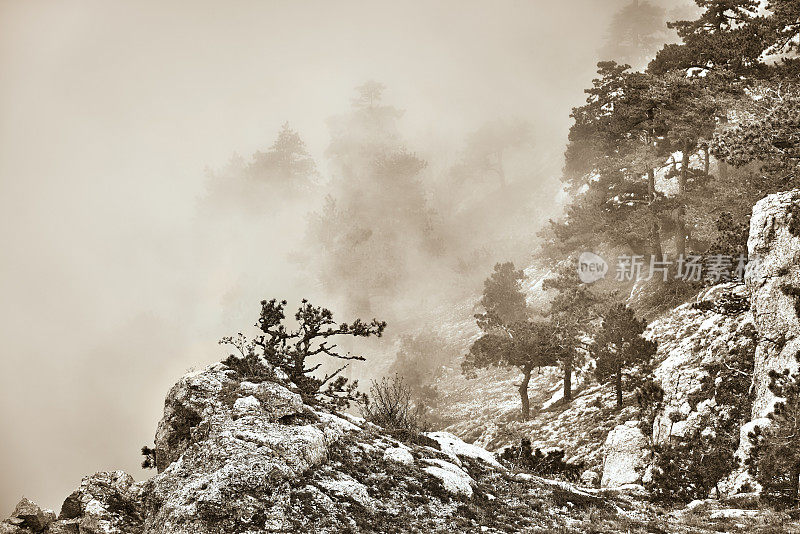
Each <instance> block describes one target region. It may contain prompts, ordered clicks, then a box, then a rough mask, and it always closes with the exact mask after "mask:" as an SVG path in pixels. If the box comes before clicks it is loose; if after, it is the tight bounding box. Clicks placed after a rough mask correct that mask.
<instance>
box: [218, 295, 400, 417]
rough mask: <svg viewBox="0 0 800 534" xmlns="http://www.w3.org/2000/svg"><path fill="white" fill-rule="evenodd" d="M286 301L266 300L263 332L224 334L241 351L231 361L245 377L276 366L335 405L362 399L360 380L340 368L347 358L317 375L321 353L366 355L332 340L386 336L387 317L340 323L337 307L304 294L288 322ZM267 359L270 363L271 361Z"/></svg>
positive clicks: (314, 397) (307, 393)
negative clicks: (335, 315) (313, 301)
mask: <svg viewBox="0 0 800 534" xmlns="http://www.w3.org/2000/svg"><path fill="white" fill-rule="evenodd" d="M285 308H286V301H285V300H283V301H280V302H279V301H278V300H277V299H272V300H269V301H267V300H263V301H261V315H260V316H259V318H258V322H257V323H256V326H257V327H258V329H259V330H261V334H260V335H258V336H256V337H255V338H254V339H252V340H251V341H248V340H247V338H245V336H243V335H242V334H238V335H237V336H236V337H224V338H222V339H221V340H220V344H223V345H232V346H233V347H235V348H236V349H237V350H238V351H239V353H240V356H239V357H237V356H231V357H229V358H228V359H227V360H226V361H225V363H226V364H227V365H228V366H230V367H231V368H232V369H234V370H236V371H237V373H239V374H240V375H241V377H242V379H254V378H255V379H256V380H261V381H263V380H265V379H270V377H269V376H268V375H269V373H270V372H271V371H272V370H271V369H270V366H271V367H272V368H275V369H280V370H281V371H282V372H283V373H285V375H286V378H287V379H288V381H289V382H290V385H292V386H293V387H295V388H296V389H297V390H298V393H300V395H302V396H303V399H304V400H305V401H306V402H309V403H312V404H313V403H319V402H323V403H325V404H328V405H330V406H332V407H335V408H344V407H347V406H349V404H350V402H351V401H353V400H358V399H360V398H361V395H359V394H358V391H357V388H358V382H357V381H353V382H348V380H347V379H346V378H345V377H343V376H340V375H339V374H340V373H341V372H342V371H343V370H344V369H345V368H347V364H345V365H343V366H341V367H339V368H337V369H336V370H334V371H332V372H331V373H328V374H325V376H324V377H322V378H319V377H317V376H315V375H314V373H315V372H316V371H318V370H319V369H320V368H321V367H322V366H323V362H322V361H313V362H312V361H311V360H316V358H317V357H325V356H327V357H330V358H333V359H338V360H351V361H352V360H361V361H363V360H364V359H365V358H364V357H363V356H358V355H353V354H350V353H342V352H341V351H339V350H337V346H336V345H335V344H332V343H331V340H332V339H334V338H336V337H340V336H352V337H370V336H376V337H381V336H382V335H383V331H384V330H385V328H386V323H385V322H384V321H378V320H377V319H373V320H372V321H371V322H369V323H366V322H363V321H362V320H361V319H356V320H355V321H354V322H353V323H340V324H337V323H336V322H335V321H334V320H333V313H332V312H331V311H330V310H328V309H326V308H322V307H319V306H313V305H312V304H311V303H309V302H308V301H307V300H305V299H303V301H302V303H301V305H300V307H299V308H298V310H297V312H296V313H295V315H294V319H295V321H296V322H297V327H296V328H295V329H290V328H287V326H286V325H285V324H284V321H285V320H286V314H285ZM263 362H267V363H268V364H269V366H265V365H264V364H263Z"/></svg>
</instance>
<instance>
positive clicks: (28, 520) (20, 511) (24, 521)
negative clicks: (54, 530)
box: [12, 497, 56, 532]
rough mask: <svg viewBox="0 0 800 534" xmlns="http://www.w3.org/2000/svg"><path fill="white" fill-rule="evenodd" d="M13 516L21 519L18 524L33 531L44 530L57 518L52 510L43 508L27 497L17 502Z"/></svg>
mask: <svg viewBox="0 0 800 534" xmlns="http://www.w3.org/2000/svg"><path fill="white" fill-rule="evenodd" d="M12 517H13V518H16V519H18V520H19V522H17V526H19V527H23V528H27V529H30V530H32V531H33V532H41V531H43V530H44V529H45V528H47V526H48V525H49V524H50V523H52V522H53V521H54V520H55V518H56V516H55V514H54V513H53V512H52V511H50V510H42V509H41V508H39V506H38V505H37V504H36V503H34V502H33V501H31V500H30V499H26V498H25V497H23V498H22V500H20V501H19V503H17V506H16V508H14V513H13V514H12Z"/></svg>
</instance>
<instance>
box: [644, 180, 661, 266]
mask: <svg viewBox="0 0 800 534" xmlns="http://www.w3.org/2000/svg"><path fill="white" fill-rule="evenodd" d="M647 195H648V196H649V197H650V206H651V210H650V213H651V215H652V217H653V224H652V226H651V227H650V249H651V250H650V253H651V254H652V255H653V256H655V257H656V259H657V260H661V258H662V257H663V256H664V252H663V250H662V249H661V234H660V232H659V229H658V220H657V219H656V214H655V212H654V211H653V209H652V205H653V202H654V201H655V199H656V173H655V170H654V169H648V171H647Z"/></svg>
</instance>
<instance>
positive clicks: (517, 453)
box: [500, 438, 583, 482]
mask: <svg viewBox="0 0 800 534" xmlns="http://www.w3.org/2000/svg"><path fill="white" fill-rule="evenodd" d="M500 461H501V462H503V463H505V464H508V465H511V466H513V467H517V468H519V469H523V470H525V471H527V472H529V473H531V474H534V475H538V476H541V477H555V478H560V479H563V480H568V481H570V482H575V481H576V480H578V479H579V478H580V476H581V473H582V472H583V463H582V462H581V463H570V462H567V461H565V460H564V451H563V450H561V449H554V450H549V451H547V452H542V451H541V450H539V449H536V450H533V449H532V448H531V440H529V439H527V438H523V439H522V440H520V445H519V447H515V446H511V447H508V448H507V449H505V450H504V451H503V453H502V454H501V455H500Z"/></svg>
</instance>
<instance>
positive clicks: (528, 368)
mask: <svg viewBox="0 0 800 534" xmlns="http://www.w3.org/2000/svg"><path fill="white" fill-rule="evenodd" d="M523 278H524V274H523V272H522V271H518V270H516V269H514V264H513V263H510V262H509V263H502V264H500V263H498V264H497V265H495V268H494V272H493V273H492V275H491V276H490V277H489V278H488V279H486V281H485V282H484V290H483V297H482V298H481V301H480V305H481V306H482V307H483V308H484V310H485V311H484V313H480V314H477V315H475V319H476V320H477V323H478V326H479V327H480V329H481V331H482V332H483V334H482V335H481V337H480V338H478V339H477V340H476V341H475V342H474V343H473V344H472V346H471V347H470V349H469V353H468V354H467V355H466V356H465V357H464V361H463V362H462V364H461V368H462V371H463V372H464V374H466V375H467V376H468V377H474V376H475V374H474V371H475V369H483V368H487V367H492V366H495V367H514V368H517V369H519V371H520V372H521V373H522V381H521V382H520V385H519V394H520V399H521V401H522V418H523V419H525V420H527V419H528V418H529V417H530V401H529V399H528V384H529V382H530V379H531V374H532V372H533V370H534V369H536V368H539V367H545V366H549V365H555V364H556V361H557V357H558V354H559V352H560V350H561V349H560V343H559V341H560V340H559V339H558V336H557V335H556V333H555V332H554V330H553V328H552V327H551V325H550V324H549V323H548V322H547V321H542V320H539V321H532V320H530V319H529V313H530V312H529V310H528V306H527V304H526V302H525V295H524V294H523V293H522V289H521V287H520V283H519V282H520V280H522V279H523Z"/></svg>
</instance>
